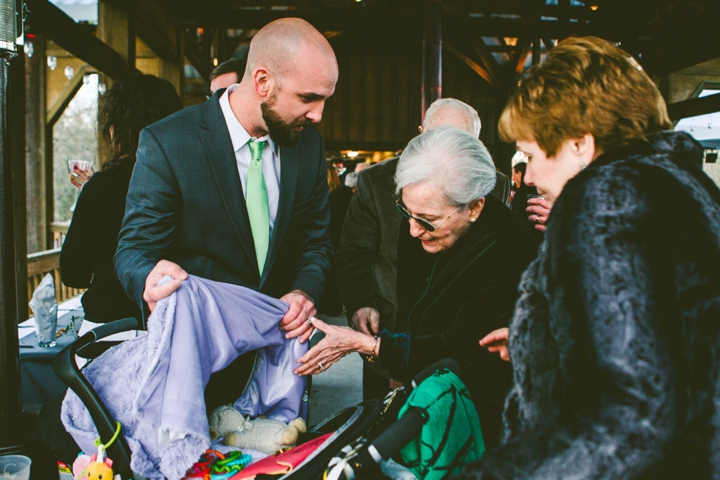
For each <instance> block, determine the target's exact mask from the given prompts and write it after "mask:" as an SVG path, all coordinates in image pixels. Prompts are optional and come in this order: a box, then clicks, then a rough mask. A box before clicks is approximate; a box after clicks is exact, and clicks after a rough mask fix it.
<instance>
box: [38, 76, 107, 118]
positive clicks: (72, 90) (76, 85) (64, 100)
mask: <svg viewBox="0 0 720 480" xmlns="http://www.w3.org/2000/svg"><path fill="white" fill-rule="evenodd" d="M91 73H97V72H96V71H95V69H94V68H92V67H90V66H89V65H87V64H86V65H83V66H82V67H80V68H78V70H77V72H75V75H73V77H72V78H71V79H70V81H69V82H68V83H67V85H65V88H63V90H62V92H60V95H58V97H57V99H56V100H55V102H54V103H53V104H52V105H51V106H50V108H48V109H47V112H46V114H45V124H46V125H47V126H49V127H52V126H53V125H55V124H56V123H57V122H58V120H60V117H61V116H62V114H63V112H64V111H65V109H66V108H67V107H68V105H70V102H71V101H72V99H73V98H75V95H76V94H77V92H79V91H80V88H82V86H83V79H84V77H85V75H88V74H91Z"/></svg>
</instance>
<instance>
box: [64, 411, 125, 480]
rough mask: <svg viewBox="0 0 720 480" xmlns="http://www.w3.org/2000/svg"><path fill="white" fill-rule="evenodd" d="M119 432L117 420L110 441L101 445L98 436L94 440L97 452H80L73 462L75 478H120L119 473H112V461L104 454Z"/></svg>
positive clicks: (119, 479) (105, 479)
mask: <svg viewBox="0 0 720 480" xmlns="http://www.w3.org/2000/svg"><path fill="white" fill-rule="evenodd" d="M119 434H120V422H117V430H115V435H113V437H112V438H111V439H110V441H109V442H108V443H107V444H106V445H103V444H102V442H101V440H100V438H98V439H97V440H95V445H96V446H97V447H98V451H97V454H95V455H93V456H91V457H88V456H87V455H85V454H81V455H80V456H79V457H78V458H77V459H76V460H75V462H74V463H73V473H74V475H75V480H121V478H120V475H113V470H112V464H113V461H112V460H110V459H109V458H107V457H106V456H105V449H106V448H107V447H109V446H110V444H112V443H113V442H114V441H115V439H116V438H117V437H118V435H119ZM78 472H79V473H78Z"/></svg>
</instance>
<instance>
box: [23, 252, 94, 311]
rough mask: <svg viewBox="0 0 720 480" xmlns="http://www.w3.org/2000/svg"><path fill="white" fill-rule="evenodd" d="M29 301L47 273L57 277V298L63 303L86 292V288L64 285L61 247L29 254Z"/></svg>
mask: <svg viewBox="0 0 720 480" xmlns="http://www.w3.org/2000/svg"><path fill="white" fill-rule="evenodd" d="M27 271H28V302H29V301H30V299H31V298H32V294H33V292H34V291H35V289H36V288H37V286H38V285H39V284H40V282H41V281H42V279H43V277H44V276H45V275H46V274H48V273H49V274H51V275H52V276H53V278H54V279H55V298H57V302H58V303H61V302H64V301H65V300H68V299H70V298H72V297H74V296H76V295H80V294H81V293H82V292H84V291H85V290H84V289H78V288H71V287H67V286H65V285H63V283H62V280H61V278H60V249H59V248H56V249H54V250H46V251H44V252H37V253H32V254H30V255H28V258H27Z"/></svg>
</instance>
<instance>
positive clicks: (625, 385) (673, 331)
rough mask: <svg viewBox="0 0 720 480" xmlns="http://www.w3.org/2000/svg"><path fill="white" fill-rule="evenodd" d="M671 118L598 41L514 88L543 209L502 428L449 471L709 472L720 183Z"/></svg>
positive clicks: (715, 472) (573, 48)
mask: <svg viewBox="0 0 720 480" xmlns="http://www.w3.org/2000/svg"><path fill="white" fill-rule="evenodd" d="M671 127H672V124H671V123H670V120H669V119H668V116H667V111H666V107H665V103H664V101H663V99H662V97H661V95H660V93H659V92H658V90H657V88H656V87H655V85H654V84H653V82H652V81H651V80H650V78H649V77H648V76H647V75H646V74H645V73H644V72H643V71H642V68H641V67H640V66H639V65H638V64H637V63H636V62H635V61H634V59H633V58H632V57H630V56H629V55H628V54H627V53H625V52H624V51H622V50H620V49H618V48H616V47H614V46H612V45H611V44H610V43H608V42H606V41H604V40H601V39H598V38H570V39H567V40H565V41H563V42H561V43H560V44H559V45H558V46H557V47H555V48H554V49H552V50H551V51H550V53H549V54H548V57H547V60H546V61H545V62H544V63H542V64H540V65H537V66H535V67H533V68H532V69H531V70H530V72H529V75H528V77H527V79H525V80H524V81H523V82H522V83H521V84H520V85H519V87H518V89H517V91H516V92H515V93H514V94H513V95H512V97H511V98H510V100H509V103H508V105H507V108H506V109H505V111H504V112H503V114H502V116H501V119H500V134H501V136H502V138H503V139H504V140H506V141H516V142H517V148H518V150H520V151H522V152H523V153H525V155H526V156H527V157H528V165H527V173H526V181H527V183H528V184H529V185H535V186H536V187H537V189H538V192H539V193H540V194H541V195H542V196H543V197H544V198H546V199H547V200H548V201H550V202H554V206H553V209H552V213H551V214H550V218H549V219H548V223H547V231H546V236H545V242H544V244H543V245H542V247H541V249H540V252H539V255H538V258H537V259H536V260H535V261H534V262H533V263H532V264H531V265H530V267H529V268H528V270H527V271H526V272H525V274H524V276H523V280H522V281H521V284H520V293H521V297H520V300H519V301H518V304H517V307H516V310H515V315H514V318H513V320H512V322H511V323H510V329H509V342H508V349H509V359H510V361H511V363H512V366H513V370H514V386H513V389H512V390H511V393H510V394H509V396H508V398H507V399H506V402H505V432H504V439H503V442H502V444H501V446H500V447H498V448H497V449H496V450H494V451H491V452H488V453H487V454H486V455H485V457H484V458H483V459H482V460H480V461H479V462H477V463H475V464H473V465H471V466H470V467H469V468H468V469H466V471H465V472H464V473H463V474H462V475H460V476H459V477H458V478H463V479H476V478H495V479H499V478H583V479H587V478H625V479H627V478H632V479H640V478H641V479H645V478H647V479H650V478H716V477H718V476H720V451H719V450H718V445H720V410H718V408H717V405H720V402H719V401H720V394H719V393H718V387H717V385H719V384H720V383H719V381H720V190H718V187H717V186H716V185H715V184H714V183H713V181H712V180H711V179H710V178H709V177H707V176H706V175H705V174H704V173H703V171H702V168H701V164H702V156H703V148H702V147H701V146H700V145H699V144H698V143H697V142H696V141H695V140H693V138H692V137H690V136H689V135H687V134H685V133H682V132H672V131H669V130H670V129H671ZM497 337H501V335H497ZM491 346H493V347H494V349H495V350H499V351H500V353H501V354H504V355H507V353H508V351H503V349H502V348H499V347H498V345H497V343H492V344H491Z"/></svg>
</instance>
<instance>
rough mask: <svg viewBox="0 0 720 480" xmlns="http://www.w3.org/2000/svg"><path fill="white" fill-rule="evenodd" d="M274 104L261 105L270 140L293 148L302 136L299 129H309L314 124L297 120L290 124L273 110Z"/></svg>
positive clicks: (269, 102) (268, 102)
mask: <svg viewBox="0 0 720 480" xmlns="http://www.w3.org/2000/svg"><path fill="white" fill-rule="evenodd" d="M274 104H275V102H274V101H267V102H263V103H261V104H260V110H261V111H262V117H263V120H265V125H267V129H268V133H269V134H270V138H272V139H273V142H275V143H276V144H278V145H282V146H284V147H292V146H294V145H295V144H296V143H297V142H298V140H300V134H302V130H298V127H303V128H305V127H309V126H310V125H312V124H313V122H312V121H311V120H297V121H295V122H292V123H288V122H286V121H285V120H283V119H282V117H280V115H279V114H278V113H277V112H276V111H275V110H273V109H272V107H273V105H274Z"/></svg>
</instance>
